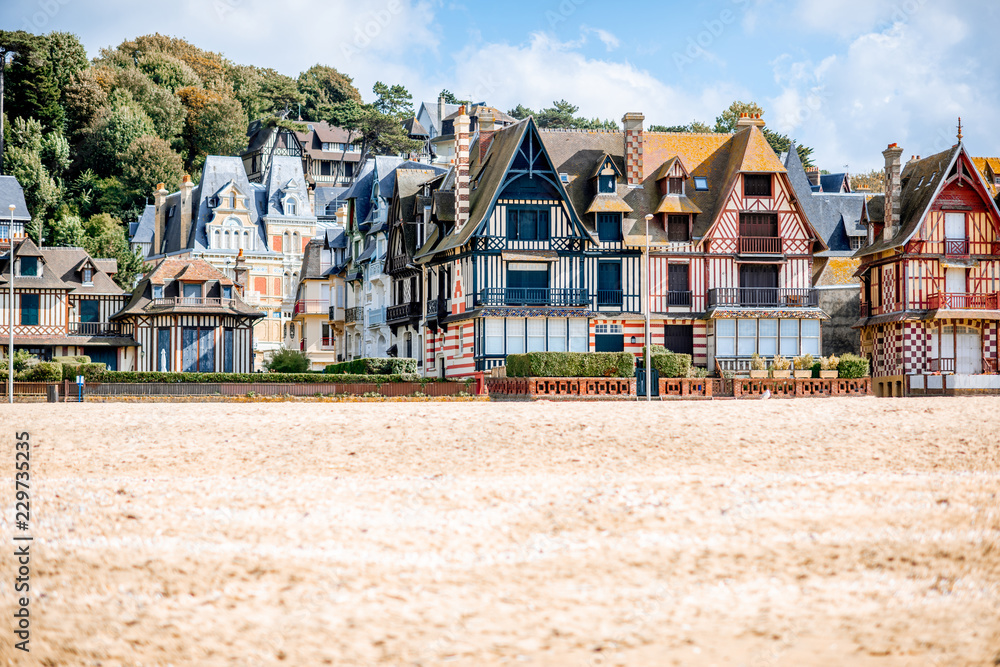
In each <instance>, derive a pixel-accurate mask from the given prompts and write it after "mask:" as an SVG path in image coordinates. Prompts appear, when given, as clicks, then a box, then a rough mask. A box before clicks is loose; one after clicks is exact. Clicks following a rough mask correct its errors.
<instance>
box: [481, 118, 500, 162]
mask: <svg viewBox="0 0 1000 667" xmlns="http://www.w3.org/2000/svg"><path fill="white" fill-rule="evenodd" d="M495 131H496V120H495V119H494V118H493V114H492V113H488V112H487V113H486V114H485V115H483V116H480V117H479V162H480V164H481V163H482V161H483V160H484V159H485V158H486V152H487V151H489V150H490V144H492V143H493V133H494V132H495Z"/></svg>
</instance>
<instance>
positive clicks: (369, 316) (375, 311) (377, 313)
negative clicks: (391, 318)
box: [365, 308, 385, 327]
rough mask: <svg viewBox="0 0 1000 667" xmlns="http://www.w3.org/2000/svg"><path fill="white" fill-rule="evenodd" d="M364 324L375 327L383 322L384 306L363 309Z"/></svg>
mask: <svg viewBox="0 0 1000 667" xmlns="http://www.w3.org/2000/svg"><path fill="white" fill-rule="evenodd" d="M365 320H366V322H365V324H366V326H369V327H377V326H381V325H383V324H385V308H369V309H368V310H366V311H365Z"/></svg>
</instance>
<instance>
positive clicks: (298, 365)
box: [267, 348, 309, 373]
mask: <svg viewBox="0 0 1000 667" xmlns="http://www.w3.org/2000/svg"><path fill="white" fill-rule="evenodd" d="M267 370H269V371H271V372H272V373H305V372H306V371H308V370H309V357H307V356H306V354H305V353H304V352H300V351H299V350H289V349H288V348H282V349H280V350H278V351H277V352H275V353H274V354H272V355H271V358H270V359H268V361H267Z"/></svg>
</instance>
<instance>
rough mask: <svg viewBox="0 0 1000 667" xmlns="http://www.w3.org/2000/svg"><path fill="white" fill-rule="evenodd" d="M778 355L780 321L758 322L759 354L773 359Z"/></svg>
mask: <svg viewBox="0 0 1000 667" xmlns="http://www.w3.org/2000/svg"><path fill="white" fill-rule="evenodd" d="M777 353H778V320H758V325H757V354H759V355H760V356H762V357H773V356H774V355H776V354H777Z"/></svg>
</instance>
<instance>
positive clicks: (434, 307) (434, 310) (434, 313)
mask: <svg viewBox="0 0 1000 667" xmlns="http://www.w3.org/2000/svg"><path fill="white" fill-rule="evenodd" d="M447 314H448V299H446V298H445V297H443V296H439V297H438V298H436V299H430V300H428V301H427V317H428V318H436V317H444V316H445V315H447Z"/></svg>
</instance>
